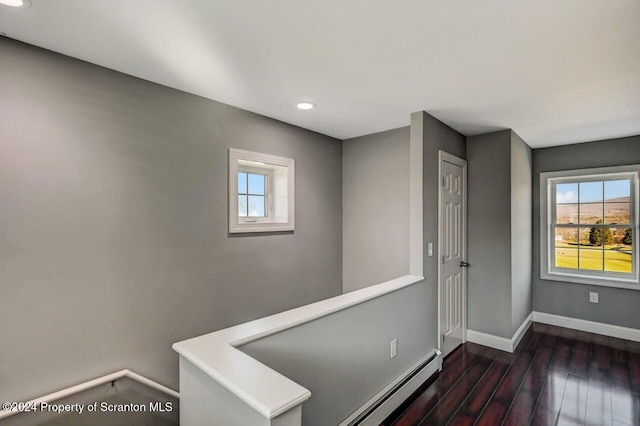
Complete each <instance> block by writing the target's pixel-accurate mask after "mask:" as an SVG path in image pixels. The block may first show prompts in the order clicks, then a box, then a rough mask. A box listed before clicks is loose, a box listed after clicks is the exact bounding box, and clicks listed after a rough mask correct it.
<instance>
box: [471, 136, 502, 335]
mask: <svg viewBox="0 0 640 426" xmlns="http://www.w3.org/2000/svg"><path fill="white" fill-rule="evenodd" d="M467 161H468V165H467V168H468V172H467V173H468V175H467V177H468V195H467V212H468V216H467V217H468V219H467V220H468V222H467V223H468V247H469V248H468V253H469V255H468V258H469V263H470V264H471V266H470V267H469V270H468V272H467V313H468V319H467V324H468V328H469V329H471V330H475V331H480V332H483V333H488V334H492V335H496V336H501V337H506V338H509V339H510V338H511V337H512V335H513V333H512V314H511V214H510V212H511V131H510V130H503V131H500V132H494V133H488V134H485V135H479V136H472V137H469V138H468V139H467Z"/></svg>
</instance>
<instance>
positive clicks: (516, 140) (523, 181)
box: [511, 131, 532, 335]
mask: <svg viewBox="0 0 640 426" xmlns="http://www.w3.org/2000/svg"><path fill="white" fill-rule="evenodd" d="M531 174H532V160H531V148H530V147H529V145H527V144H526V143H525V142H524V141H523V140H522V138H520V136H518V135H517V134H516V133H515V132H513V131H511V315H512V323H511V328H512V330H511V334H512V335H513V333H515V332H516V330H518V328H519V327H520V325H522V323H523V322H524V320H525V319H526V318H527V317H528V316H529V314H530V313H531V310H532V302H531V297H532V293H531V263H532V260H531V245H532V241H531V238H532V229H531V224H532V213H531V208H532V207H531V191H532V186H531Z"/></svg>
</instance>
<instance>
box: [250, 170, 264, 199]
mask: <svg viewBox="0 0 640 426" xmlns="http://www.w3.org/2000/svg"><path fill="white" fill-rule="evenodd" d="M249 194H254V195H264V175H256V174H253V173H249Z"/></svg>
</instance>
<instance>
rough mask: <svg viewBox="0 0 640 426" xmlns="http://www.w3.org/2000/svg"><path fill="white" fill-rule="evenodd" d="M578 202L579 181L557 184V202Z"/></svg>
mask: <svg viewBox="0 0 640 426" xmlns="http://www.w3.org/2000/svg"><path fill="white" fill-rule="evenodd" d="M577 202H578V184H577V183H559V184H557V185H556V203H557V204H565V203H577Z"/></svg>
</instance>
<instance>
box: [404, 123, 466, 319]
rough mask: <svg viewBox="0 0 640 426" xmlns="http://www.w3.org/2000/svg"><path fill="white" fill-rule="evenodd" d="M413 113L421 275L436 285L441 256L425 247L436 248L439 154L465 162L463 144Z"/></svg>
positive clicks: (451, 133)
mask: <svg viewBox="0 0 640 426" xmlns="http://www.w3.org/2000/svg"><path fill="white" fill-rule="evenodd" d="M416 114H422V116H421V118H422V138H423V151H422V158H423V169H422V170H423V172H422V185H423V199H422V201H423V205H424V213H423V233H424V240H423V248H424V249H423V253H424V276H425V278H426V279H427V281H428V282H433V283H435V284H436V285H437V282H438V259H439V258H440V257H439V256H435V255H434V256H432V257H429V256H428V250H427V247H428V244H429V243H430V242H431V243H433V246H434V248H437V247H438V214H439V212H438V190H439V188H440V177H439V176H438V173H439V171H438V170H439V164H438V163H439V154H438V151H440V150H443V151H445V152H448V153H449V154H452V155H455V156H456V157H458V158H462V159H463V160H465V159H467V152H466V141H465V137H464V136H462V135H461V134H460V133H458V132H456V131H455V130H453V129H452V128H451V127H449V126H447V125H446V124H444V123H443V122H441V121H439V120H437V119H436V118H434V117H432V116H431V115H429V114H427V113H426V112H420V113H416ZM412 125H413V121H412ZM436 310H437V309H436Z"/></svg>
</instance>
